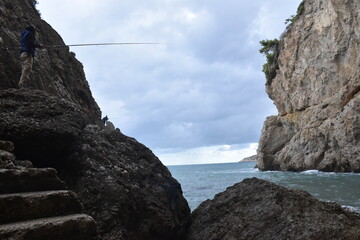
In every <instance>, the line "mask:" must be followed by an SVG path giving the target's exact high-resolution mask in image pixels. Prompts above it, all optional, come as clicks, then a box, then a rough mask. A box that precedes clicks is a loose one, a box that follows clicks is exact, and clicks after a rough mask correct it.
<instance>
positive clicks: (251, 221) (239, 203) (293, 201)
mask: <svg viewBox="0 0 360 240" xmlns="http://www.w3.org/2000/svg"><path fill="white" fill-rule="evenodd" d="M192 216H193V224H192V227H191V230H190V233H189V238H188V240H204V239H206V240H219V239H221V240H234V239H246V240H249V239H256V240H261V239H264V240H269V239H276V240H278V239H327V240H328V239H354V240H355V239H360V215H359V214H357V213H354V212H350V211H348V210H346V209H343V208H342V207H341V206H340V205H338V204H336V203H329V202H322V201H319V200H317V199H316V198H314V197H312V196H311V195H310V194H308V193H307V192H305V191H302V190H295V189H288V188H285V187H281V186H278V185H276V184H274V183H270V182H267V181H264V180H260V179H256V178H252V179H245V180H244V181H243V182H241V183H238V184H235V185H234V186H232V187H229V188H228V189H227V190H226V191H225V192H222V193H219V194H217V195H216V196H215V198H214V199H213V200H207V201H205V202H203V203H202V204H201V205H200V206H199V207H198V208H197V209H196V210H195V211H194V212H193V214H192Z"/></svg>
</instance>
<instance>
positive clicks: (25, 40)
mask: <svg viewBox="0 0 360 240" xmlns="http://www.w3.org/2000/svg"><path fill="white" fill-rule="evenodd" d="M42 47H43V46H42V45H41V44H38V43H37V42H36V40H35V27H34V26H31V25H30V26H27V27H26V28H25V30H24V31H23V32H22V33H21V39H20V60H21V68H22V72H21V77H20V81H19V84H18V85H19V88H23V87H24V86H25V85H26V83H27V82H28V81H29V78H30V73H31V70H32V66H33V62H34V57H35V49H36V48H42Z"/></svg>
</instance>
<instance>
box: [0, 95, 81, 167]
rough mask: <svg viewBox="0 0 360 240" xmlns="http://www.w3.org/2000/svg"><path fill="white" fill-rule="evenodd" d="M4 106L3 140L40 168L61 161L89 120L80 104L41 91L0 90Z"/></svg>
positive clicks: (0, 130) (0, 136)
mask: <svg viewBox="0 0 360 240" xmlns="http://www.w3.org/2000/svg"><path fill="white" fill-rule="evenodd" d="M0 109H1V111H0V119H1V121H0V139H6V140H9V141H11V142H13V143H14V144H15V145H16V149H15V155H16V156H17V158H19V159H29V160H31V161H33V163H35V164H36V166H38V167H39V166H40V167H41V166H52V167H55V165H56V164H59V163H60V162H61V161H62V159H63V158H64V157H65V156H66V153H67V150H68V149H69V148H70V147H71V144H72V143H73V142H74V141H75V138H76V136H77V135H79V134H80V133H81V130H82V129H83V128H84V127H85V126H86V123H87V121H88V120H87V118H86V115H85V114H84V113H83V111H81V109H80V108H79V107H78V105H76V104H74V103H72V102H69V101H67V100H65V99H60V98H58V97H55V96H52V95H49V94H47V93H45V92H43V91H39V90H30V89H21V90H17V89H9V90H0ZM50 161H52V162H53V163H50Z"/></svg>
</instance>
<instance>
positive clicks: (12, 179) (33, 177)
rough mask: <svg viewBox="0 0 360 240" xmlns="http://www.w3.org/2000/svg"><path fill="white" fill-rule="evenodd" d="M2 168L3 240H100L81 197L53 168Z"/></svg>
mask: <svg viewBox="0 0 360 240" xmlns="http://www.w3.org/2000/svg"><path fill="white" fill-rule="evenodd" d="M15 167H16V168H14V169H10V168H9V169H3V168H0V239H4V240H5V239H6V240H27V239H33V240H42V239H43V240H45V239H59V240H60V239H61V240H63V239H86V240H95V239H98V238H97V232H96V223H95V221H94V219H93V218H92V217H90V216H88V215H85V214H81V212H82V210H83V206H82V204H81V203H80V201H79V198H78V196H77V195H76V194H75V193H74V192H71V191H69V190H66V188H67V187H66V186H65V183H64V182H63V181H61V180H60V179H59V178H58V177H57V175H56V171H55V170H54V169H51V168H46V169H45V168H44V169H37V168H19V167H18V166H15Z"/></svg>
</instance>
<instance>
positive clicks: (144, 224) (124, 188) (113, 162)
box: [59, 125, 191, 240]
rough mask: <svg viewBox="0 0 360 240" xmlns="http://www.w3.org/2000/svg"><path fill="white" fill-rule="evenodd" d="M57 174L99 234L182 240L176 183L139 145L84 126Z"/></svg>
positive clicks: (184, 209)
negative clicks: (76, 194)
mask: <svg viewBox="0 0 360 240" xmlns="http://www.w3.org/2000/svg"><path fill="white" fill-rule="evenodd" d="M67 160H68V162H67V164H66V168H64V169H63V170H61V169H59V174H60V176H62V178H63V179H65V180H66V182H67V184H68V185H69V186H70V188H71V189H72V190H74V191H75V192H76V193H78V194H79V196H80V197H81V199H82V202H83V203H84V206H85V211H86V213H88V214H89V215H91V216H93V217H94V218H95V220H96V221H97V222H98V224H99V233H100V235H101V236H102V239H108V240H110V239H111V240H117V239H142V240H147V239H148V240H170V239H171V240H183V239H184V238H185V236H186V232H187V229H188V227H189V225H190V220H191V217H190V210H189V207H188V204H187V202H186V200H185V199H184V197H183V196H182V190H181V187H180V184H179V183H178V182H177V181H176V180H175V179H173V178H172V176H171V174H170V172H169V170H168V169H167V168H166V167H165V166H164V165H163V164H162V163H161V162H160V160H159V159H158V158H157V157H156V156H155V155H154V154H153V153H152V152H151V151H150V149H148V148H147V147H145V146H144V145H142V144H140V143H139V142H137V141H136V140H135V139H133V138H129V137H127V136H125V135H123V134H122V133H120V131H119V130H109V129H107V128H104V127H100V126H97V125H88V126H87V127H86V128H85V129H84V131H83V132H82V134H81V135H80V136H79V138H78V140H77V142H76V143H75V145H74V148H73V149H72V151H71V155H70V156H69V158H68V159H67Z"/></svg>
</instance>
